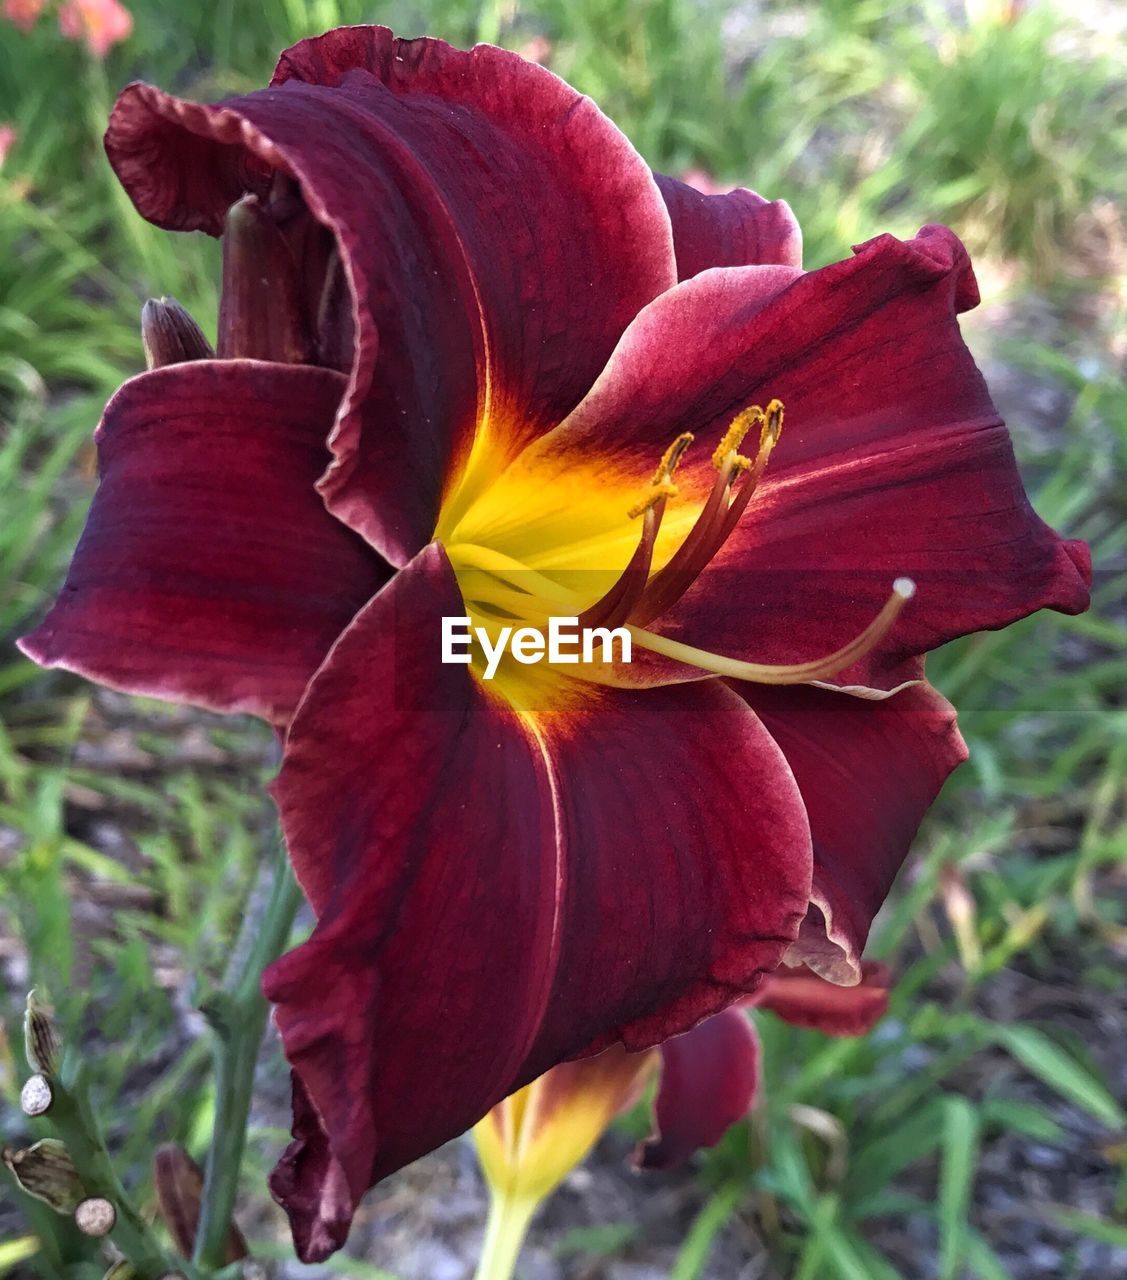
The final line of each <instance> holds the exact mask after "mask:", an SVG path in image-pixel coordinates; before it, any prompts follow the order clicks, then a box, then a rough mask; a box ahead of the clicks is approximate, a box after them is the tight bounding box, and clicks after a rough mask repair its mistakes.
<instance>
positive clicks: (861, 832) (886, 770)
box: [733, 684, 966, 984]
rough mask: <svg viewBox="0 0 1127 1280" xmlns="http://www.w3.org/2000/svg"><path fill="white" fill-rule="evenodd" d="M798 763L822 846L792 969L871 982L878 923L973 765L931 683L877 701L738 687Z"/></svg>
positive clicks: (817, 844)
mask: <svg viewBox="0 0 1127 1280" xmlns="http://www.w3.org/2000/svg"><path fill="white" fill-rule="evenodd" d="M733 687H734V688H735V689H736V691H737V692H738V693H739V694H740V695H741V696H742V697H743V698H744V699H745V700H746V701H747V703H748V705H749V706H751V707H752V709H753V710H754V711H755V713H756V715H757V716H759V717H760V718H761V719H762V721H763V723H764V724H765V725H766V726H767V728H768V729H769V730H770V732H771V736H772V737H773V738H774V739H775V741H776V742H777V743H778V744H779V746H780V747H781V748H782V750H783V754H784V755H785V756H786V758H787V760H788V762H789V763H790V767H791V769H792V770H793V771H794V776H795V778H796V780H797V782H798V786H799V790H800V791H801V792H802V798H803V800H804V801H805V803H806V809H807V812H808V813H809V815H810V828H811V832H812V834H813V838H814V891H813V893H812V894H811V900H812V902H813V904H814V908H815V909H814V910H812V911H811V914H810V916H809V917H808V919H807V920H806V921H805V922H804V924H803V928H802V933H801V934H800V935H799V940H798V942H797V943H796V944H795V945H794V946H793V947H792V948H791V950H790V953H789V955H788V961H789V962H790V963H792V964H796V963H798V962H800V961H804V962H805V963H806V964H808V965H809V966H810V968H811V969H813V970H815V971H816V972H817V973H820V974H822V975H823V976H824V977H826V978H828V979H829V980H830V981H831V982H836V983H850V984H852V983H855V982H858V981H860V979H861V976H862V968H861V952H862V951H863V949H864V946H865V940H866V939H867V937H868V935H869V928H870V926H871V925H872V922H873V917H874V916H875V915H876V913H877V912H878V911H879V910H880V907H881V904H882V903H883V902H884V900H885V898H886V897H887V896H888V891H889V889H890V888H891V886H892V882H893V880H894V879H895V878H896V873H897V872H898V871H899V870H900V867H901V865H902V864H903V862H904V859H905V857H906V856H907V854H908V848H909V846H910V845H911V843H912V840H913V839H914V837H915V834H916V831H917V829H918V828H919V825H920V822H921V821H922V819H923V816H924V814H925V813H926V812H927V809H928V808H929V806H930V805H931V804H932V802H933V801H934V800H935V797H936V796H937V795H938V794H939V791H940V789H941V788H942V786H943V783H944V781H945V780H946V778H947V776H948V774H950V772H951V770H952V769H954V768H955V766H956V765H958V764H961V763H962V761H963V760H965V759H966V746H965V744H964V743H963V739H962V735H961V734H960V733H959V730H958V727H957V726H956V724H955V709H954V708H953V707H952V706H951V704H950V703H949V702H948V701H947V700H946V698H944V697H942V696H941V695H940V694H938V693H937V692H936V691H935V690H934V689H932V688H931V687H930V686H928V685H926V684H919V685H914V686H910V687H909V688H906V689H902V690H901V691H900V692H899V693H896V694H893V695H892V697H890V698H885V699H883V700H881V701H870V700H868V699H864V698H856V697H853V696H851V695H850V694H846V693H838V692H834V691H832V690H830V689H817V688H810V687H806V686H795V687H791V688H768V687H766V686H763V685H750V684H739V685H736V684H733Z"/></svg>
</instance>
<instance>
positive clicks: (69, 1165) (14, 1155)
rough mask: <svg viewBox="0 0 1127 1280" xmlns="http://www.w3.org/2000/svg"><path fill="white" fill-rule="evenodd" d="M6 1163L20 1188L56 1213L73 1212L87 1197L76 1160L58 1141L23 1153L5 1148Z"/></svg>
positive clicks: (43, 1141)
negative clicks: (72, 1158) (76, 1166)
mask: <svg viewBox="0 0 1127 1280" xmlns="http://www.w3.org/2000/svg"><path fill="white" fill-rule="evenodd" d="M3 1160H4V1163H5V1164H6V1165H7V1166H8V1168H9V1170H10V1171H11V1174H12V1177H13V1178H15V1180H16V1181H17V1182H18V1183H19V1185H20V1187H21V1188H22V1189H23V1190H24V1191H26V1192H27V1194H28V1195H29V1196H34V1197H35V1199H36V1200H42V1201H43V1203H44V1204H49V1205H50V1206H51V1208H52V1209H54V1210H55V1212H56V1213H73V1212H74V1211H75V1209H76V1208H77V1207H78V1205H79V1203H80V1202H81V1201H82V1198H83V1196H85V1194H86V1189H85V1187H83V1185H82V1180H81V1178H79V1176H78V1170H77V1169H76V1168H75V1167H74V1161H73V1160H71V1158H70V1156H69V1155H68V1154H67V1149H66V1147H65V1146H63V1144H62V1143H61V1142H60V1141H59V1140H58V1139H57V1138H44V1139H43V1140H42V1141H41V1142H37V1143H36V1144H35V1145H34V1146H33V1147H27V1148H26V1149H25V1150H22V1151H13V1150H11V1149H9V1148H5V1150H4V1152H3Z"/></svg>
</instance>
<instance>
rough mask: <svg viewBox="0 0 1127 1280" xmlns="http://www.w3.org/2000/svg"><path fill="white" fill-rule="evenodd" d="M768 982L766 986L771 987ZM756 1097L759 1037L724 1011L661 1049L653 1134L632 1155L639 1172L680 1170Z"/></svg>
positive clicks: (737, 1014) (735, 1012) (737, 1012)
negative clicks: (674, 1167) (659, 1080)
mask: <svg viewBox="0 0 1127 1280" xmlns="http://www.w3.org/2000/svg"><path fill="white" fill-rule="evenodd" d="M770 981H771V978H770V977H768V978H766V979H765V980H764V982H765V984H766V983H768V982H770ZM758 1092H759V1037H758V1036H757V1035H756V1034H755V1028H754V1027H753V1026H752V1024H751V1019H750V1018H749V1017H748V1016H747V1014H746V1013H745V1012H744V1011H743V1009H742V1008H730V1009H725V1010H724V1011H723V1012H722V1013H718V1014H716V1016H715V1017H712V1018H708V1019H706V1020H705V1021H704V1022H702V1023H701V1024H700V1026H698V1027H694V1028H693V1030H692V1031H690V1032H688V1033H687V1034H686V1035H683V1036H675V1037H674V1038H673V1039H672V1040H667V1041H666V1042H665V1043H664V1044H663V1045H662V1046H661V1083H660V1085H659V1086H658V1091H657V1099H656V1101H655V1103H654V1133H653V1136H652V1137H650V1138H649V1139H647V1141H646V1142H644V1143H642V1144H641V1145H640V1146H639V1147H638V1150H637V1151H636V1152H635V1153H634V1160H635V1163H636V1164H637V1165H638V1167H639V1168H642V1169H669V1168H672V1167H673V1166H674V1165H679V1164H684V1162H685V1161H686V1160H688V1159H689V1157H690V1156H691V1155H692V1154H693V1153H694V1152H695V1151H699V1150H700V1148H701V1147H714V1146H715V1145H716V1144H717V1143H718V1142H719V1141H720V1139H721V1138H722V1137H723V1136H724V1134H725V1133H727V1132H728V1130H729V1129H730V1128H731V1127H732V1125H734V1124H735V1123H736V1122H737V1121H739V1120H742V1119H743V1118H744V1116H746V1115H747V1113H748V1112H749V1111H750V1110H751V1108H752V1105H753V1104H754V1102H755V1095H756V1094H757V1093H758Z"/></svg>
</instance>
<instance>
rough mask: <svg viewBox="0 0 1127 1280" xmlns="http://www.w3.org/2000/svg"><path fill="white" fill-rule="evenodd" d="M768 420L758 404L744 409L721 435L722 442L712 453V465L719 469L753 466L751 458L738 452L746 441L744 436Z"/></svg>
mask: <svg viewBox="0 0 1127 1280" xmlns="http://www.w3.org/2000/svg"><path fill="white" fill-rule="evenodd" d="M764 422H766V419H765V418H764V416H763V410H762V409H761V408H760V407H759V405H757V404H753V405H751V407H750V408H747V409H743V410H741V411H740V412H739V413H737V414H736V416H735V417H734V418H733V419H732V421H731V422H730V423H729V424H728V429H727V431H725V432H724V434H723V435H722V436H721V437H720V443H719V444H718V445H717V446H716V448H715V450H714V451H713V454H712V465H713V466H714V467H715V468H716V470H717V471H723V470H724V469H725V468H731V467H735V468H737V469H738V470H741V471H742V470H744V468H746V467H750V466H751V459H750V458H745V457H744V456H743V454H741V453H738V452H737V450H738V449H739V447H740V445H741V444H743V442H744V436H746V435H747V433H748V432H749V431H750V430H751V429H752V427H754V426H759V425H761V424H762V423H764Z"/></svg>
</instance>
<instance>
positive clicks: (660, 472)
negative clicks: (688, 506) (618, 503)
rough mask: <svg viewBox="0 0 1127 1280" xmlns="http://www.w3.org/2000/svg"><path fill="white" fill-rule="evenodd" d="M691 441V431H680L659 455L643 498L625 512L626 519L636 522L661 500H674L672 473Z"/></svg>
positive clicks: (675, 492) (675, 488) (675, 494)
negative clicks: (658, 460)
mask: <svg viewBox="0 0 1127 1280" xmlns="http://www.w3.org/2000/svg"><path fill="white" fill-rule="evenodd" d="M693 439H694V437H693V433H692V432H691V431H682V432H681V434H680V435H679V436H678V437H677V439H676V440H674V441H673V443H672V444H671V445H670V446H669V448H668V449H666V451H665V452H664V453H663V454H662V455H661V461H660V462H659V463H658V464H657V470H656V471H655V472H654V473H653V476H652V478H651V479H650V483H649V486H648V488H647V489H646V493H645V496H644V497H643V498H642V500H641V501H640V502H637V503H635V504H634V506H632V507H631V508H630V510H629V511H627V513H626V515H627V518H628V519H630V520H636V519H637V518H638V516H641V515H645V513H646V512H647V511H650V510H652V509H653V507H655V506H656V505H657V503H659V502H661V501H662V499H663V498H675V497H676V496H677V494H678V492H679V490H678V488H677V486H676V485H675V484H674V483H673V473H674V471H676V470H677V464H678V463H679V462H680V461H681V459H682V458H683V457H684V454H685V450H686V449H687V448H688V447H689V445H691V444H692V443H693Z"/></svg>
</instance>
